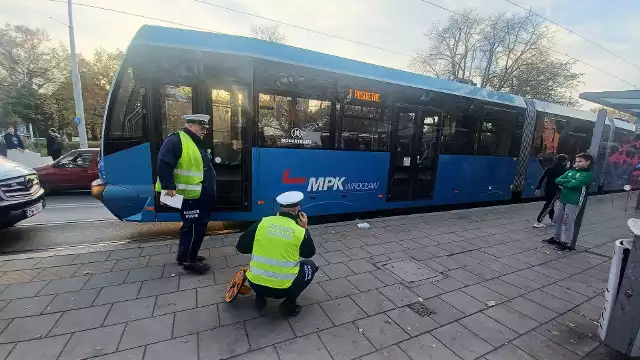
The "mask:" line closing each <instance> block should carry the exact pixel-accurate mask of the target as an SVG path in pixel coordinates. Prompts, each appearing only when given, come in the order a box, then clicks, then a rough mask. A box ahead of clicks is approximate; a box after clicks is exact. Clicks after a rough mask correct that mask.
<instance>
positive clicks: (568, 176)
mask: <svg viewBox="0 0 640 360" xmlns="http://www.w3.org/2000/svg"><path fill="white" fill-rule="evenodd" d="M592 162H593V156H591V154H589V153H580V154H578V155H576V161H575V162H574V164H573V169H570V170H568V171H567V172H566V173H564V174H563V175H562V176H560V177H558V178H557V179H556V184H558V185H559V186H560V197H559V198H558V201H556V205H555V215H554V217H555V218H556V220H555V225H554V234H553V237H551V238H550V239H548V240H545V242H546V243H549V244H556V248H557V249H558V250H571V241H572V240H573V232H574V226H575V221H576V216H577V215H578V212H579V211H580V208H581V207H582V206H583V204H584V199H585V198H586V196H587V188H588V187H589V184H590V183H591V177H592V176H593V174H592V173H591V168H590V166H591V163H592Z"/></svg>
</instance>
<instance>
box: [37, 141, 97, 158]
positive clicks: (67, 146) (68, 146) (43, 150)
mask: <svg viewBox="0 0 640 360" xmlns="http://www.w3.org/2000/svg"><path fill="white" fill-rule="evenodd" d="M25 145H26V147H27V149H29V150H31V151H33V152H37V153H39V154H40V155H41V156H48V154H47V143H46V141H44V140H36V141H33V142H30V143H29V144H25ZM89 147H90V148H100V141H89ZM79 148H80V143H79V142H66V143H64V145H63V146H62V155H64V154H66V153H68V152H69V151H71V150H76V149H79Z"/></svg>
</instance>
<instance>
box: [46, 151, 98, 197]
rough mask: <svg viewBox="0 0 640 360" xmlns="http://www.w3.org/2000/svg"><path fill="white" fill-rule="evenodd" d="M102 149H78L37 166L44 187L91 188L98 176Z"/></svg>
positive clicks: (61, 188)
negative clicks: (99, 157) (47, 163)
mask: <svg viewBox="0 0 640 360" xmlns="http://www.w3.org/2000/svg"><path fill="white" fill-rule="evenodd" d="M99 152H100V149H78V150H72V151H70V152H69V153H67V154H65V155H63V156H61V157H60V158H59V159H58V160H56V161H54V162H53V163H51V164H49V165H45V166H41V167H39V168H36V171H37V173H38V177H39V178H40V183H41V184H42V187H43V188H45V190H47V191H70V190H91V183H92V182H93V181H94V180H95V179H97V178H98V177H99V176H98V154H99Z"/></svg>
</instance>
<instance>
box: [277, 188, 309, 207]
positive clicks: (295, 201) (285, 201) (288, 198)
mask: <svg viewBox="0 0 640 360" xmlns="http://www.w3.org/2000/svg"><path fill="white" fill-rule="evenodd" d="M302 199H304V194H302V193H301V192H300V191H287V192H285V193H282V194H280V195H278V197H277V198H276V201H277V202H278V204H280V206H282V207H285V208H286V207H296V206H298V205H300V202H301V201H302Z"/></svg>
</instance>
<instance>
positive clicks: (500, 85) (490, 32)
mask: <svg viewBox="0 0 640 360" xmlns="http://www.w3.org/2000/svg"><path fill="white" fill-rule="evenodd" d="M426 36H427V37H428V38H429V40H430V41H431V44H430V46H429V48H428V50H427V51H422V52H420V53H419V54H417V55H416V56H414V57H413V58H412V60H411V62H410V67H411V68H413V69H414V70H416V71H418V72H421V73H425V74H429V75H433V76H436V77H440V78H444V79H449V80H456V81H465V82H469V81H472V82H474V83H477V84H478V85H479V86H480V87H485V88H491V89H494V90H498V91H504V92H510V93H512V94H515V95H520V96H524V97H531V98H535V99H539V100H544V101H549V102H554V103H558V104H562V105H569V106H576V105H577V99H575V98H573V97H572V96H571V94H572V92H573V91H574V90H575V89H576V87H577V86H578V85H579V84H580V83H581V81H580V79H581V77H582V74H580V73H576V72H574V71H573V65H574V62H572V61H566V60H561V59H558V58H555V57H554V56H553V51H552V48H553V46H554V45H555V32H554V31H553V29H552V28H550V27H548V26H546V25H544V23H542V22H541V21H540V20H539V19H538V18H536V17H535V16H534V15H533V14H532V13H529V12H527V13H524V14H506V13H499V14H494V15H490V16H486V15H482V14H480V13H479V12H478V11H477V10H473V9H471V10H465V11H463V12H461V13H459V14H454V15H452V16H450V17H449V19H448V21H447V22H446V23H444V24H436V25H434V26H433V27H432V28H431V29H430V30H429V31H428V32H427V33H426Z"/></svg>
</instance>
